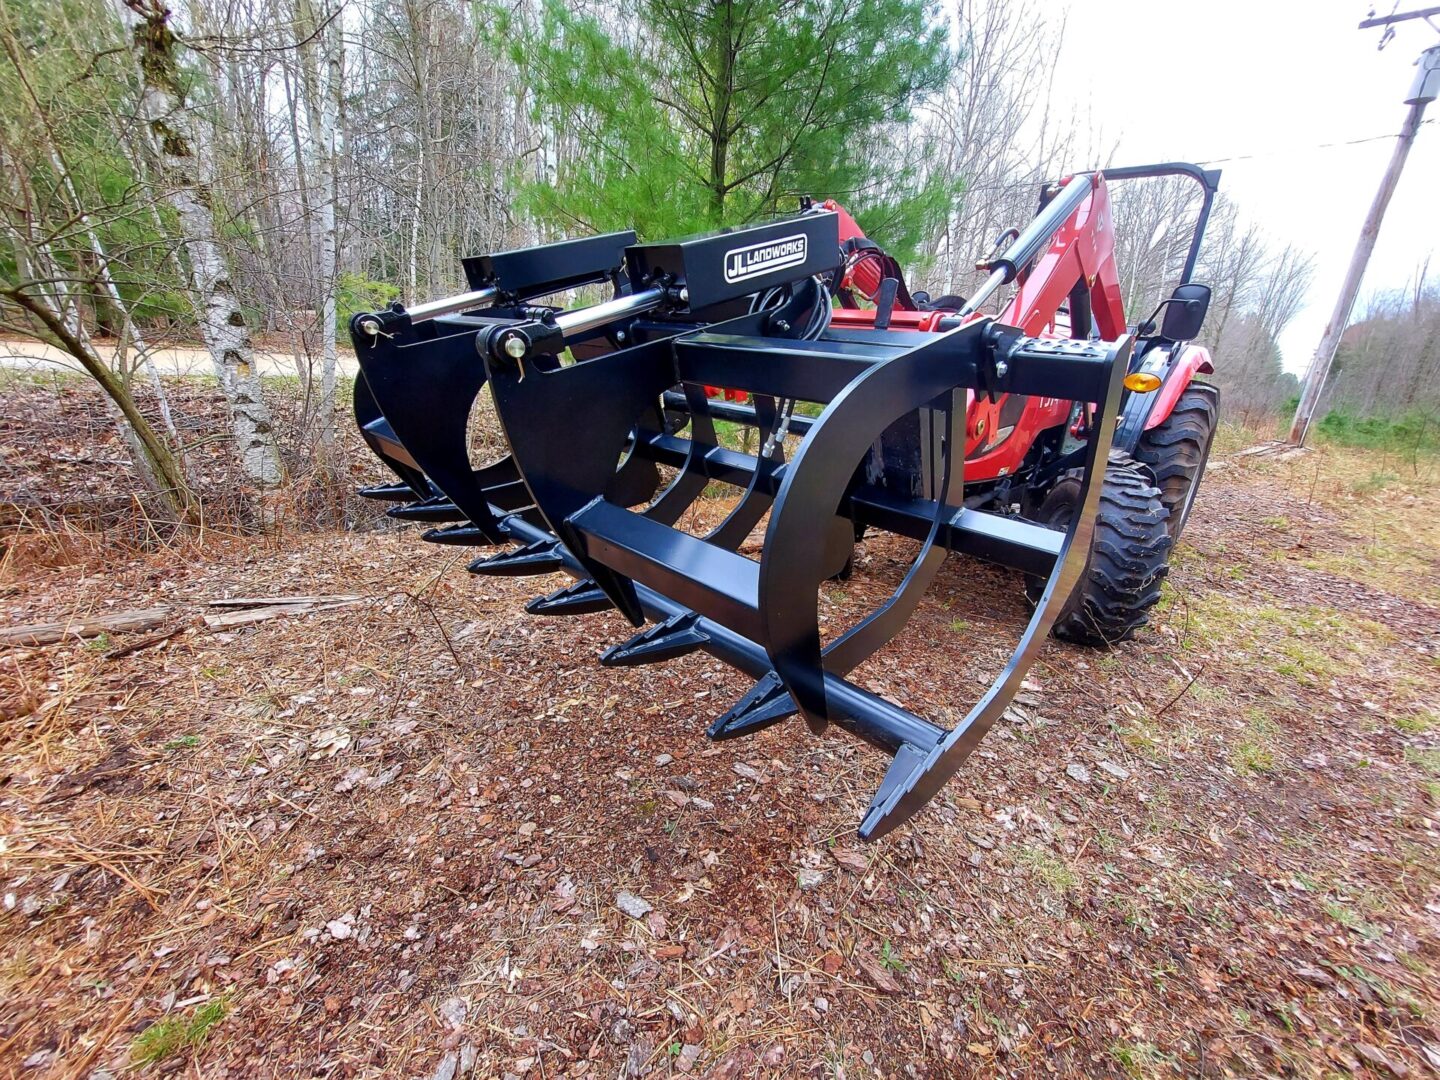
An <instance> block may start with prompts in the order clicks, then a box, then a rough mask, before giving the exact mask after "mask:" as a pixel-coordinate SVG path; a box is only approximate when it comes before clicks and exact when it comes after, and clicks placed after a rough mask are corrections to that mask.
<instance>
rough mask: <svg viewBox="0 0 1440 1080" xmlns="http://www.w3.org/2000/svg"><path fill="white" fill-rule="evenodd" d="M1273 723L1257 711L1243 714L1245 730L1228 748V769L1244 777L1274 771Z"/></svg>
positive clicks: (1274, 733)
mask: <svg viewBox="0 0 1440 1080" xmlns="http://www.w3.org/2000/svg"><path fill="white" fill-rule="evenodd" d="M1278 732H1279V729H1278V728H1277V727H1276V726H1275V722H1274V721H1273V720H1271V719H1270V718H1269V717H1268V716H1266V715H1265V714H1264V713H1263V712H1262V711H1261V710H1259V709H1247V710H1246V712H1245V730H1244V732H1243V733H1242V734H1241V736H1240V738H1239V739H1237V740H1236V741H1235V744H1234V745H1233V746H1232V747H1231V748H1230V767H1231V768H1233V769H1234V770H1235V771H1236V772H1238V773H1240V774H1242V775H1246V776H1259V775H1262V774H1264V773H1269V772H1274V771H1275V736H1276V735H1277V734H1278Z"/></svg>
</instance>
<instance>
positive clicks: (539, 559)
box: [470, 540, 565, 577]
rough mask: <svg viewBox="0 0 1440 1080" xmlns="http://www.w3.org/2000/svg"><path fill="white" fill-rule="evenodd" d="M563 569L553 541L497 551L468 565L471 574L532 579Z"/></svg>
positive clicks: (557, 547) (556, 545) (562, 563)
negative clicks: (537, 575)
mask: <svg viewBox="0 0 1440 1080" xmlns="http://www.w3.org/2000/svg"><path fill="white" fill-rule="evenodd" d="M563 569H565V561H564V560H563V559H562V558H561V557H560V544H559V542H558V541H555V540H537V541H536V542H535V543H533V544H526V545H525V546H524V547H518V548H510V549H508V550H506V551H498V552H496V553H495V554H494V555H484V556H481V557H480V558H478V559H476V560H475V561H474V562H472V563H471V564H470V572H471V573H472V574H485V575H487V576H489V577H532V576H534V575H536V574H553V573H555V572H556V571H557V570H563Z"/></svg>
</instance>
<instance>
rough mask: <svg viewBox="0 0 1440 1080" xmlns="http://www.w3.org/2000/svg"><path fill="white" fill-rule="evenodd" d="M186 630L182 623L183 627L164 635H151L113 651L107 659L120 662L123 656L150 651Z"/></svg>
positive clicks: (166, 632)
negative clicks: (151, 648)
mask: <svg viewBox="0 0 1440 1080" xmlns="http://www.w3.org/2000/svg"><path fill="white" fill-rule="evenodd" d="M184 630H185V625H184V624H183V623H182V624H181V625H179V626H176V627H173V628H171V629H169V630H166V631H165V632H163V633H160V634H151V635H150V636H149V637H145V638H141V639H140V640H139V641H136V642H132V643H131V644H129V645H122V646H120V648H118V649H111V650H110V651H109V652H107V653H106V654H105V659H106V660H119V659H120V658H121V657H122V656H129V655H130V654H131V653H137V652H139V651H140V650H141V649H148V648H150V646H152V645H159V644H160V643H161V642H164V641H169V640H170V639H171V638H173V637H174V636H175V635H176V634H179V633H182V632H184Z"/></svg>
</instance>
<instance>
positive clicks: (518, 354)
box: [500, 334, 529, 360]
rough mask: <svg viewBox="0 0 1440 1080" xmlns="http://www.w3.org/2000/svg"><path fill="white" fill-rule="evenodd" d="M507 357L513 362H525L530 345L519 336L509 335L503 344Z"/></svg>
mask: <svg viewBox="0 0 1440 1080" xmlns="http://www.w3.org/2000/svg"><path fill="white" fill-rule="evenodd" d="M500 347H501V348H503V349H504V350H505V355H506V356H508V357H510V359H512V360H523V359H524V358H525V353H526V352H527V351H528V349H529V343H528V342H527V341H526V340H525V339H524V338H523V337H522V336H521V335H519V334H508V335H506V337H505V340H504V341H503V342H502V343H501V346H500Z"/></svg>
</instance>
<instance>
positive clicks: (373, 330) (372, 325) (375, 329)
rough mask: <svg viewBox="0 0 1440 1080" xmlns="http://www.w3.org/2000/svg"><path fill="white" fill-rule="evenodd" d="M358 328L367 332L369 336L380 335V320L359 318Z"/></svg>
mask: <svg viewBox="0 0 1440 1080" xmlns="http://www.w3.org/2000/svg"><path fill="white" fill-rule="evenodd" d="M360 329H361V330H362V331H363V332H365V333H367V334H369V335H370V336H371V337H379V336H380V320H379V319H361V320H360Z"/></svg>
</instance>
